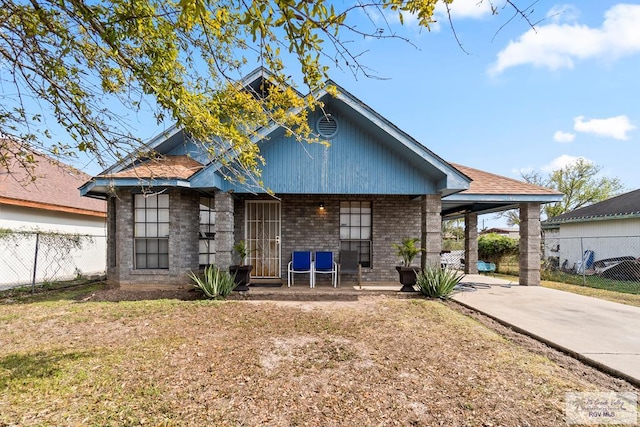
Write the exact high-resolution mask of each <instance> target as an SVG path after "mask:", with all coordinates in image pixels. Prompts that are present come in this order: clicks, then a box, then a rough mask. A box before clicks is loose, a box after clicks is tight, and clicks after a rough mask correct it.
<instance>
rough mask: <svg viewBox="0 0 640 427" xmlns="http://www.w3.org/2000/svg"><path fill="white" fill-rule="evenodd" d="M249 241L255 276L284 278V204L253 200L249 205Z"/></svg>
mask: <svg viewBox="0 0 640 427" xmlns="http://www.w3.org/2000/svg"><path fill="white" fill-rule="evenodd" d="M245 217H246V218H245V221H246V222H245V230H246V231H245V233H246V234H245V241H246V243H247V249H248V250H249V256H248V257H249V263H250V264H251V265H253V271H252V272H251V275H252V276H253V277H256V278H280V267H281V265H280V202H279V201H277V200H250V201H247V204H246V215H245Z"/></svg>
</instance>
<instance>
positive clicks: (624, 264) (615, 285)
mask: <svg viewBox="0 0 640 427" xmlns="http://www.w3.org/2000/svg"><path fill="white" fill-rule="evenodd" d="M639 257H640V236H612V237H556V236H553V235H551V236H549V235H546V236H545V238H544V239H543V264H542V265H543V270H542V276H543V278H546V279H549V280H554V279H556V280H557V279H562V280H559V281H563V282H567V283H575V284H582V285H587V286H592V287H599V288H606V289H612V290H619V291H624V292H631V293H640V258H639Z"/></svg>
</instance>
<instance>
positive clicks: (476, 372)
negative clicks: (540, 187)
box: [0, 289, 638, 427]
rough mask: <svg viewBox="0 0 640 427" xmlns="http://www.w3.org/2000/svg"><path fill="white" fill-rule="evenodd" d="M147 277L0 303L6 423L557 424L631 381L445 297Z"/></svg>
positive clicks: (0, 379)
mask: <svg viewBox="0 0 640 427" xmlns="http://www.w3.org/2000/svg"><path fill="white" fill-rule="evenodd" d="M149 292H150V291H135V292H134V291H124V292H123V291H122V290H117V289H107V290H100V291H94V292H92V293H91V294H90V295H86V296H84V297H83V298H81V300H84V301H86V302H85V303H78V302H68V301H58V302H54V303H47V304H22V305H16V304H10V305H4V306H3V305H0V319H1V320H2V321H1V322H0V390H2V396H3V397H2V399H0V426H1V425H70V424H74V425H75V424H78V425H79V424H89V425H140V424H147V425H186V426H192V425H193V426H196V425H198V426H199V425H216V426H217V425H220V426H225V425H229V426H231V425H273V426H293V425H323V426H343V425H366V426H368V425H384V426H388V425H399V426H405V425H415V426H432V425H455V426H478V427H483V426H558V425H564V424H565V422H564V398H565V394H566V393H567V392H570V391H571V392H573V391H609V390H612V391H636V392H638V390H637V389H635V388H633V387H631V386H630V385H629V384H626V383H625V382H624V381H621V380H618V379H616V378H612V377H610V376H608V375H606V374H603V373H601V372H599V371H597V370H595V369H593V368H590V367H588V366H585V365H584V364H582V363H581V362H579V361H577V360H575V359H572V358H570V357H568V356H566V355H564V354H562V353H560V352H557V351H555V350H553V349H551V348H549V347H548V346H546V345H544V344H541V343H539V342H537V341H536V340H533V339H531V338H529V337H526V336H524V335H521V334H518V333H516V332H514V331H512V330H510V329H509V328H506V327H504V326H502V325H500V324H499V323H497V322H495V321H493V320H491V319H489V318H486V317H484V316H482V315H478V314H476V313H474V312H472V311H470V310H468V309H465V308H463V307H461V306H459V305H458V304H456V303H453V302H451V303H445V304H443V303H441V302H439V301H427V300H418V299H416V300H406V299H396V298H392V297H388V296H366V297H363V298H361V299H360V300H359V301H321V302H314V301H246V302H224V301H221V302H212V301H202V302H197V303H190V302H186V303H185V302H183V301H182V300H184V299H192V298H193V297H198V294H197V293H194V292H190V291H188V290H185V291H184V292H183V291H171V292H173V293H167V291H160V292H159V291H151V293H149ZM152 296H153V297H154V298H155V299H152ZM138 299H139V300H140V301H137V300H138ZM92 301H119V302H121V303H118V304H93V303H92ZM3 423H4V424H3Z"/></svg>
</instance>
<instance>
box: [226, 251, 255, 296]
mask: <svg viewBox="0 0 640 427" xmlns="http://www.w3.org/2000/svg"><path fill="white" fill-rule="evenodd" d="M233 251H234V252H235V253H236V254H237V255H238V257H239V258H240V264H236V265H232V266H230V267H229V273H231V274H232V275H233V276H234V281H235V283H236V287H235V288H234V289H233V290H234V291H248V290H249V283H250V282H251V270H253V265H250V264H245V262H246V259H247V255H249V250H248V249H247V245H246V243H245V241H244V240H240V241H239V242H238V243H236V244H235V245H233Z"/></svg>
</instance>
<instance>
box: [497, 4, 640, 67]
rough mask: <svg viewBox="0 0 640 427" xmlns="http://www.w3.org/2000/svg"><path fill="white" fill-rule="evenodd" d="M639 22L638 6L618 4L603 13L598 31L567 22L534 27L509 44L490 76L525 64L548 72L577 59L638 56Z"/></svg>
mask: <svg viewBox="0 0 640 427" xmlns="http://www.w3.org/2000/svg"><path fill="white" fill-rule="evenodd" d="M552 10H555V9H552ZM638 22H640V5H633V4H618V5H615V6H613V7H612V8H611V9H609V10H607V11H606V12H605V14H604V21H603V23H602V26H600V27H599V28H591V27H589V26H586V25H578V24H566V23H565V24H559V23H551V24H548V25H540V26H537V27H536V29H535V30H533V29H531V30H529V31H527V32H526V33H524V34H523V35H521V36H520V37H519V38H518V39H517V40H515V41H511V42H509V45H508V46H507V47H506V48H504V49H503V50H501V51H500V52H499V53H498V59H497V61H496V62H495V63H494V64H493V65H492V66H491V68H490V69H489V73H490V74H492V75H497V74H500V73H502V72H503V71H504V70H506V69H507V68H510V67H515V66H517V65H524V64H531V65H534V66H536V67H546V68H548V69H550V70H557V69H559V68H573V66H574V63H575V61H576V60H584V59H593V58H601V59H609V60H614V59H617V58H620V57H623V56H629V55H633V54H636V53H640V25H638Z"/></svg>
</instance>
